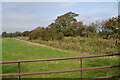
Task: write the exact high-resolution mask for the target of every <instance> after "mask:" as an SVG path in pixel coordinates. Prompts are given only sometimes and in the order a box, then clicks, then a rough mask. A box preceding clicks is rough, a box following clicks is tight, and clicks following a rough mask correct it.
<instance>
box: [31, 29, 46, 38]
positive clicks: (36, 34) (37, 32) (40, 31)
mask: <svg viewBox="0 0 120 80" xmlns="http://www.w3.org/2000/svg"><path fill="white" fill-rule="evenodd" d="M44 34H45V28H44V27H37V28H36V29H34V30H32V31H31V32H30V34H29V39H30V40H31V39H39V38H42V37H44Z"/></svg>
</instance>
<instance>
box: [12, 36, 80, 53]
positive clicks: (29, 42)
mask: <svg viewBox="0 0 120 80" xmlns="http://www.w3.org/2000/svg"><path fill="white" fill-rule="evenodd" d="M13 39H15V40H19V41H23V42H25V43H28V44H32V45H36V46H42V47H46V48H50V49H53V50H59V51H63V52H68V53H71V52H75V53H78V52H76V51H68V50H63V49H59V48H54V47H51V46H47V45H44V44H40V43H35V42H31V41H27V40H23V39H18V38H13Z"/></svg>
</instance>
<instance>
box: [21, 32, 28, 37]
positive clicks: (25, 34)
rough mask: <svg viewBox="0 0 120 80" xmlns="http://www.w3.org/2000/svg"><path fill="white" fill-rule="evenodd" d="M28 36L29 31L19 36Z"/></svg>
mask: <svg viewBox="0 0 120 80" xmlns="http://www.w3.org/2000/svg"><path fill="white" fill-rule="evenodd" d="M29 34H30V31H24V32H23V33H22V34H21V35H22V36H25V37H26V36H29Z"/></svg>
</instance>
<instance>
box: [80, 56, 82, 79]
mask: <svg viewBox="0 0 120 80" xmlns="http://www.w3.org/2000/svg"><path fill="white" fill-rule="evenodd" d="M80 63H81V65H80V68H81V69H82V58H80ZM81 79H82V71H81Z"/></svg>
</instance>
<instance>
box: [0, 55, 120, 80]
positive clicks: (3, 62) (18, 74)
mask: <svg viewBox="0 0 120 80" xmlns="http://www.w3.org/2000/svg"><path fill="white" fill-rule="evenodd" d="M119 55H120V53H116V54H103V55H92V56H77V57H64V58H49V59H34V60H17V61H1V62H0V64H8V63H17V64H18V73H11V74H0V77H5V76H19V79H20V76H22V75H37V74H51V73H65V72H76V71H81V78H82V71H86V70H95V69H105V68H113V67H120V65H109V66H102V67H90V68H82V59H83V58H96V57H105V56H119ZM68 59H80V62H81V69H72V70H60V71H47V72H32V73H20V70H21V68H20V66H21V65H20V63H23V62H39V61H54V60H68ZM114 77H120V75H115V76H105V77H97V78H94V79H92V80H96V79H106V78H114ZM89 80H90V79H89Z"/></svg>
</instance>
